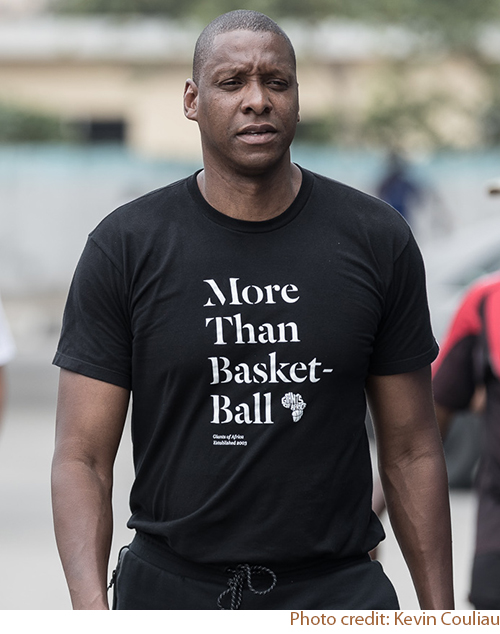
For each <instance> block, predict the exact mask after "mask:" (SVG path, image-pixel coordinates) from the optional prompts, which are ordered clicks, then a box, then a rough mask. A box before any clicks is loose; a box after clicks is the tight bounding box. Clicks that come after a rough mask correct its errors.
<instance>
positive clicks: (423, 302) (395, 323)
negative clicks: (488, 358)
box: [369, 233, 438, 375]
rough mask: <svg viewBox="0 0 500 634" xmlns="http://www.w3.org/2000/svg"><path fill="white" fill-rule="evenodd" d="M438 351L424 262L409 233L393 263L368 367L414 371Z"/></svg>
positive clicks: (381, 372)
mask: <svg viewBox="0 0 500 634" xmlns="http://www.w3.org/2000/svg"><path fill="white" fill-rule="evenodd" d="M437 354H438V345H437V343H436V340H435V338H434V336H433V334H432V329H431V323H430V315H429V307H428V303H427V291H426V285H425V270H424V263H423V260H422V256H421V254H420V250H419V248H418V246H417V244H416V242H415V239H414V237H413V235H412V234H411V233H410V235H409V240H408V242H407V244H406V246H405V247H404V249H403V250H402V252H401V254H400V255H399V257H398V258H397V259H396V261H395V262H394V265H393V275H392V279H391V282H390V284H389V287H388V289H387V293H386V297H385V302H384V309H383V315H382V319H381V320H380V324H379V328H378V331H377V335H376V338H375V343H374V348H373V353H372V357H371V360H370V368H369V371H370V373H371V374H379V375H388V374H400V373H404V372H413V371H414V370H418V369H420V368H423V367H424V366H426V365H429V364H430V363H432V361H434V359H435V358H436V356H437Z"/></svg>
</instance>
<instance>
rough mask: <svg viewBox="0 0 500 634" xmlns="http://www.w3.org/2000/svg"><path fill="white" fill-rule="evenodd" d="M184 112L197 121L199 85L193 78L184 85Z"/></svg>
mask: <svg viewBox="0 0 500 634" xmlns="http://www.w3.org/2000/svg"><path fill="white" fill-rule="evenodd" d="M184 114H185V116H186V117H187V118H188V119H191V121H197V114H198V86H197V85H196V84H195V83H194V81H193V80H192V79H187V80H186V85H185V86H184Z"/></svg>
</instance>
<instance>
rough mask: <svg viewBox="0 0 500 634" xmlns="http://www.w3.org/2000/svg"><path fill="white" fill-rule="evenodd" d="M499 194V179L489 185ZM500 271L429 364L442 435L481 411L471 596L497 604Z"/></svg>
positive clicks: (464, 306)
mask: <svg viewBox="0 0 500 634" xmlns="http://www.w3.org/2000/svg"><path fill="white" fill-rule="evenodd" d="M489 192H490V193H491V194H499V193H500V180H498V182H496V183H492V184H491V186H490V187H489ZM499 326H500V271H498V272H496V273H494V274H492V275H488V276H486V277H483V278H481V279H480V280H478V281H477V282H476V283H475V284H473V285H472V286H471V288H470V289H469V290H468V292H467V293H466V294H465V297H464V298H463V300H462V303H461V304H460V306H459V308H458V310H457V312H456V314H455V316H454V318H453V320H452V323H451V326H450V328H449V331H448V334H447V336H446V338H445V341H444V344H443V346H442V348H441V352H440V354H439V356H438V358H437V359H436V361H435V363H434V366H433V388H434V399H435V404H436V415H437V419H438V423H439V425H440V429H441V433H442V435H443V437H444V436H445V435H446V433H447V431H448V427H449V423H450V421H451V419H452V418H453V415H454V414H455V413H456V412H458V411H463V410H467V409H469V410H476V411H478V410H479V411H481V413H482V419H483V420H482V438H481V458H480V466H479V471H478V473H477V476H476V483H475V486H476V490H477V493H478V497H479V505H478V512H477V526H476V544H475V555H474V564H473V570H472V580H471V591H470V595H469V600H470V601H471V603H472V604H473V605H474V607H476V608H477V609H484V610H488V609H489V610H498V609H500V327H499Z"/></svg>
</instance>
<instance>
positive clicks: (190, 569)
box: [113, 534, 399, 610]
mask: <svg viewBox="0 0 500 634" xmlns="http://www.w3.org/2000/svg"><path fill="white" fill-rule="evenodd" d="M275 577H276V583H275V585H274V578H275ZM228 582H230V584H231V587H230V586H228ZM398 608H399V604H398V599H397V596H396V593H395V591H394V588H393V586H392V584H391V582H390V581H389V579H388V578H387V576H386V575H385V573H384V571H383V569H382V566H381V565H380V563H378V562H375V561H371V559H370V557H369V556H368V555H366V556H365V557H360V558H356V559H351V560H349V561H347V560H346V561H344V562H339V563H338V565H334V566H332V564H331V563H329V564H325V565H321V566H318V565H315V566H314V567H313V568H308V569H301V570H296V571H289V570H288V571H286V572H285V571H279V570H275V571H272V570H269V569H268V568H263V567H258V566H256V567H250V568H248V567H246V568H245V567H241V568H239V569H238V570H236V569H233V570H232V571H229V572H226V571H223V570H219V569H217V568H211V567H209V566H200V565H198V564H193V563H191V562H187V561H185V560H182V559H180V558H178V557H176V556H175V555H173V554H172V553H171V552H167V551H166V550H165V548H164V546H163V545H161V544H160V543H158V542H157V541H155V540H154V539H152V538H150V537H149V536H145V535H142V534H138V535H137V536H136V537H135V538H134V540H133V542H132V543H131V544H130V546H129V547H126V548H124V549H122V551H121V552H120V558H119V563H118V566H117V569H116V571H115V574H114V598H113V609H115V610H217V609H242V610H291V609H294V610H297V609H301V610H317V609H323V610H372V609H374V610H382V609H387V610H396V609H398Z"/></svg>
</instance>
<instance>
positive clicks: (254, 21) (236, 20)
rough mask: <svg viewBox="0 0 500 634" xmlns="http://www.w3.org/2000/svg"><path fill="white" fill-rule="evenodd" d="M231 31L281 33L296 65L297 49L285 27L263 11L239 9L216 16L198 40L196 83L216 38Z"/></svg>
mask: <svg viewBox="0 0 500 634" xmlns="http://www.w3.org/2000/svg"><path fill="white" fill-rule="evenodd" d="M230 31H253V32H255V33H257V32H264V33H275V34H276V35H279V36H280V37H282V38H283V40H284V41H285V42H286V44H287V46H288V48H289V49H290V56H291V58H292V61H293V65H294V66H295V63H296V62H295V51H294V50H293V46H292V43H291V42H290V40H289V38H288V36H287V34H286V33H285V32H284V31H283V29H281V28H280V27H279V26H278V25H277V24H276V22H274V21H273V20H271V18H268V17H267V15H264V14H263V13H259V12H258V11H247V10H245V9H239V10H237V11H230V12H229V13H224V14H223V15H220V16H219V17H218V18H215V20H212V22H210V24H208V25H207V26H206V27H205V28H204V29H203V31H202V32H201V34H200V37H199V38H198V41H197V42H196V46H195V49H194V57H193V80H194V82H195V83H196V84H198V83H199V80H200V75H201V71H202V69H203V66H204V65H205V62H206V61H207V60H208V58H209V57H210V52H211V50H212V46H213V43H214V40H215V38H216V37H217V35H220V34H221V33H229V32H230Z"/></svg>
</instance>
